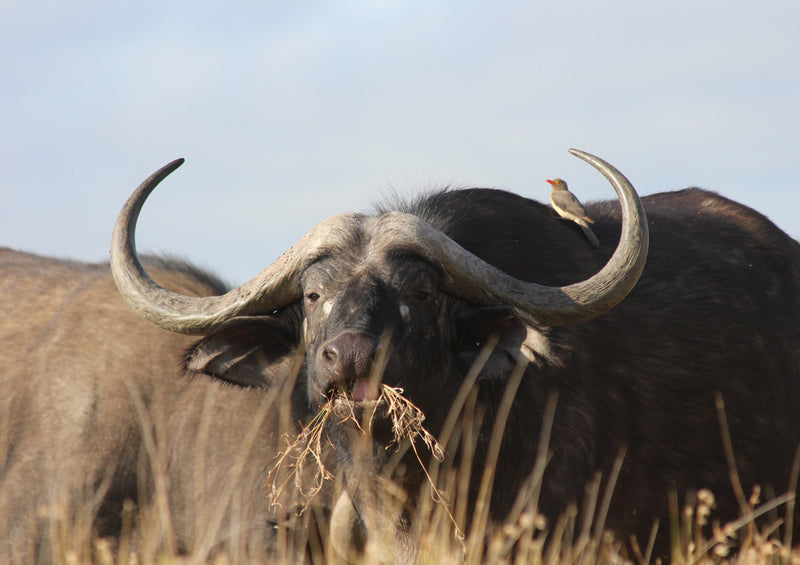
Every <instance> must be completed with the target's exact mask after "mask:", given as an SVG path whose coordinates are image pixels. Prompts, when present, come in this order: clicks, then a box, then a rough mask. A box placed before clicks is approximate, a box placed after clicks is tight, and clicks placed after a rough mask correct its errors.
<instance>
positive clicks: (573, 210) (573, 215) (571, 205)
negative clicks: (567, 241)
mask: <svg viewBox="0 0 800 565" xmlns="http://www.w3.org/2000/svg"><path fill="white" fill-rule="evenodd" d="M547 182H549V183H550V184H551V185H552V186H553V191H552V192H551V193H550V203H551V204H552V205H553V209H554V210H555V211H556V212H557V213H558V215H559V216H561V217H562V218H564V219H566V220H571V221H573V222H575V223H576V224H578V225H579V226H580V227H581V229H582V230H583V233H584V234H585V235H586V238H587V239H588V240H589V242H590V243H591V244H592V245H593V246H594V247H600V240H598V239H597V236H596V235H595V234H594V232H593V231H592V228H590V227H589V224H593V223H594V220H592V219H591V218H590V217H589V214H587V213H586V210H585V209H584V207H583V204H581V203H580V200H578V199H577V198H576V197H575V195H574V194H572V193H571V192H570V191H569V189H568V188H567V183H566V182H564V181H563V180H561V179H553V180H548V181H547Z"/></svg>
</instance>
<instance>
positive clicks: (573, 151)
mask: <svg viewBox="0 0 800 565" xmlns="http://www.w3.org/2000/svg"><path fill="white" fill-rule="evenodd" d="M569 152H570V153H571V154H573V155H575V156H576V157H577V158H579V159H583V160H584V161H586V162H587V163H589V162H591V161H602V159H600V157H597V156H596V155H592V154H591V153H587V152H586V151H581V150H580V149H574V148H573V149H570V150H569Z"/></svg>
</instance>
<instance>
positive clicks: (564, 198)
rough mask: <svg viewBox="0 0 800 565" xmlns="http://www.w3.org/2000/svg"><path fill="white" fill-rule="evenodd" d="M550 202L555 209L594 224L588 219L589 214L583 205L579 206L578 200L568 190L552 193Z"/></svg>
mask: <svg viewBox="0 0 800 565" xmlns="http://www.w3.org/2000/svg"><path fill="white" fill-rule="evenodd" d="M550 202H551V203H552V204H553V206H554V207H555V208H560V209H561V210H563V211H564V212H567V213H569V214H570V215H572V216H575V217H577V218H580V219H582V220H585V221H587V222H590V223H594V221H593V220H592V219H591V218H590V217H589V214H587V213H586V209H585V208H584V207H583V204H581V202H580V200H578V199H577V198H576V197H575V195H574V194H572V193H571V192H569V191H568V190H558V191H554V192H552V193H551V194H550Z"/></svg>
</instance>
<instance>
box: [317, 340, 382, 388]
mask: <svg viewBox="0 0 800 565" xmlns="http://www.w3.org/2000/svg"><path fill="white" fill-rule="evenodd" d="M377 351H378V340H377V339H376V338H375V337H373V336H372V335H370V334H367V333H364V332H352V331H350V332H343V333H341V334H339V335H338V336H336V337H334V338H333V339H330V340H328V341H327V342H325V343H324V344H323V345H322V347H321V348H320V351H319V354H318V372H319V376H320V377H321V378H320V380H321V381H322V384H323V389H324V390H325V391H326V392H327V393H328V394H330V393H331V392H333V391H335V390H341V391H344V392H346V393H348V394H350V395H352V396H353V400H356V401H359V400H376V399H377V397H378V386H377V383H371V382H370V373H371V371H372V366H373V361H374V360H375V356H376V353H377Z"/></svg>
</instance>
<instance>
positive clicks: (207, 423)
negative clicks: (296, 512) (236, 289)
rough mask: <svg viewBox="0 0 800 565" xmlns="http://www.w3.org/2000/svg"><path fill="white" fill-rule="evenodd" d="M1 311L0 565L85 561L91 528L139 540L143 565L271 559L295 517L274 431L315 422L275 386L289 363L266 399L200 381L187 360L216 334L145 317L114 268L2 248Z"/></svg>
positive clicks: (185, 276)
mask: <svg viewBox="0 0 800 565" xmlns="http://www.w3.org/2000/svg"><path fill="white" fill-rule="evenodd" d="M147 264H148V268H149V269H150V272H152V273H153V276H154V277H155V278H156V280H158V281H159V282H160V283H161V284H162V285H164V286H166V287H168V288H170V289H172V290H174V291H175V292H180V293H182V294H186V295H192V296H206V295H213V294H221V293H223V292H224V291H225V290H226V289H225V287H224V286H223V285H222V284H221V283H220V282H218V281H217V280H216V279H215V278H213V277H210V276H208V275H206V274H205V273H202V272H200V271H198V270H197V269H194V268H191V267H189V266H187V265H185V264H182V263H180V262H177V261H164V260H148V261H147ZM0 309H1V310H2V316H0V390H2V392H0V563H8V562H11V563H36V562H41V563H52V562H56V563H63V562H64V560H65V553H64V552H65V551H67V550H71V551H74V550H78V551H83V550H86V551H91V549H92V548H91V545H90V543H91V539H92V529H94V531H95V532H96V535H99V536H112V537H119V536H120V533H121V532H122V531H124V530H126V528H127V529H130V527H135V529H136V530H138V531H139V533H140V535H139V536H137V537H138V538H140V545H139V547H138V548H137V552H139V553H140V557H145V561H146V562H153V561H154V556H155V554H156V552H159V551H163V550H164V549H167V550H175V551H191V552H193V553H194V554H195V556H199V557H200V558H201V559H203V556H205V555H208V554H210V553H211V552H213V551H216V550H218V549H221V548H225V549H227V550H228V551H229V552H231V555H234V556H235V555H236V553H235V552H236V551H249V552H254V554H257V555H265V553H264V552H265V551H268V550H271V549H273V548H274V545H275V543H276V526H277V525H279V524H281V523H283V522H285V521H286V517H285V514H286V513H287V512H291V511H292V507H291V503H292V501H291V499H290V494H289V491H287V495H286V497H284V499H283V501H282V502H284V505H283V507H282V509H281V508H277V507H271V506H270V504H269V501H268V494H269V493H268V490H267V480H266V479H267V472H268V470H269V468H270V466H271V463H272V461H273V459H274V456H275V453H276V451H277V449H278V448H279V442H280V441H281V440H280V438H279V431H280V430H281V426H280V425H279V422H278V420H279V419H280V418H281V417H283V418H285V419H286V421H287V422H288V423H289V424H288V425H287V427H286V428H284V431H287V432H289V431H292V430H294V428H293V427H292V426H293V425H294V422H295V421H296V420H298V419H300V416H298V415H297V414H296V413H294V410H295V409H299V410H300V411H301V412H304V411H305V410H306V409H305V404H306V401H305V397H306V395H305V393H304V392H303V389H304V386H302V383H299V384H298V386H297V387H295V391H294V392H293V391H292V389H291V388H289V389H288V390H287V391H284V390H283V389H282V387H281V386H280V383H279V382H277V381H278V380H279V379H280V378H281V377H282V376H284V374H285V373H286V372H287V371H288V370H289V367H288V365H289V364H291V356H289V355H286V356H285V358H284V360H285V365H286V366H282V364H281V363H282V361H281V360H277V361H276V362H275V363H274V364H273V365H272V367H271V370H272V371H273V372H272V373H267V372H264V373H263V374H262V378H263V379H264V380H263V381H262V382H264V383H266V381H267V379H269V378H271V377H273V376H274V377H275V381H273V384H274V385H278V386H273V389H272V390H271V391H270V392H269V393H268V394H266V395H265V394H264V393H263V391H262V390H252V389H250V390H248V389H244V388H238V387H236V388H234V387H231V386H220V383H219V382H215V381H213V380H212V379H209V378H199V377H195V378H191V375H188V374H187V370H185V369H184V368H183V367H182V366H181V365H182V362H183V357H184V355H185V352H186V350H187V348H191V347H195V348H200V347H206V346H208V345H209V344H213V339H214V337H213V334H212V335H210V336H208V337H207V338H206V339H204V340H200V341H199V342H198V340H197V338H195V339H191V338H187V337H186V336H182V335H179V334H176V333H173V332H168V331H165V330H162V329H160V328H158V327H156V326H154V325H152V324H150V323H149V322H147V321H146V320H144V319H142V318H141V317H140V316H138V315H137V314H136V313H135V312H133V311H132V310H131V309H130V308H129V307H128V305H127V304H125V302H124V301H123V300H122V299H121V297H120V295H119V293H118V291H117V289H116V287H115V285H114V282H113V280H112V278H111V273H110V270H109V268H108V265H107V264H104V265H88V264H84V263H77V262H73V261H65V260H58V259H50V258H44V257H39V256H35V255H31V254H27V253H20V252H15V251H11V250H8V249H0ZM248 343H252V339H251V340H250V341H248V340H247V339H244V340H241V341H240V344H241V345H242V346H248V345H247V344H248ZM272 347H273V350H274V351H275V352H278V351H280V352H281V354H285V353H286V352H287V351H288V349H282V348H283V347H287V348H288V347H291V345H289V344H280V343H277V342H275V343H273V344H272ZM189 350H190V351H192V349H189ZM191 372H198V371H195V370H193V371H191ZM291 393H293V394H292V395H291V396H290V394H291ZM279 404H281V407H280V408H279V406H278V405H279ZM296 407H299V408H296ZM281 408H282V409H281ZM126 500H130V501H135V502H136V503H137V504H138V511H137V512H136V514H137V515H138V519H137V521H136V523H135V524H131V519H132V514H133V511H132V510H126V506H125V501H126ZM148 516H149V519H148ZM126 521H127V524H125V522H126ZM290 521H291V520H290ZM300 535H303V536H304V535H305V534H304V533H303V532H301V533H300ZM124 537H125V539H124V540H123V542H127V541H128V539H129V537H130V536H124ZM300 541H301V542H302V540H300ZM289 542H291V540H289ZM120 550H123V549H122V548H120ZM78 555H79V557H80V558H81V559H82V560H85V562H88V559H89V558H90V557H91V555H84V554H81V553H79V554H78ZM147 556H150V558H149V560H148V559H147ZM82 562H83V561H82Z"/></svg>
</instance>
